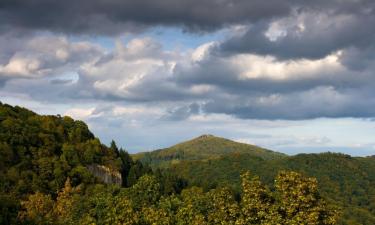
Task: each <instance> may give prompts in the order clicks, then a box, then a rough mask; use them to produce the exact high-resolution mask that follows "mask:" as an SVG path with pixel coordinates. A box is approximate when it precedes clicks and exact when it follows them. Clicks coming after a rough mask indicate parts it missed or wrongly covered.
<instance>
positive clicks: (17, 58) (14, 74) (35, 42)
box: [0, 35, 104, 80]
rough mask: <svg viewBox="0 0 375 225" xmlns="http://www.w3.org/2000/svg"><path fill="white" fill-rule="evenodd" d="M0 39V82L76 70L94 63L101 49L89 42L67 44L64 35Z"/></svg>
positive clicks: (100, 53)
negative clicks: (2, 48)
mask: <svg viewBox="0 0 375 225" xmlns="http://www.w3.org/2000/svg"><path fill="white" fill-rule="evenodd" d="M11 37H12V36H10V35H4V36H0V46H4V51H1V52H0V79H4V80H7V79H14V78H42V77H45V76H51V77H53V76H57V75H62V74H64V73H67V72H70V71H72V70H76V68H77V67H79V66H81V65H83V64H85V63H89V62H92V61H95V60H96V59H97V58H98V57H100V56H101V55H103V54H104V52H103V51H104V50H103V49H102V48H101V47H100V46H98V45H95V44H92V43H89V42H84V41H80V42H70V41H69V40H68V39H67V38H66V37H64V36H54V35H38V36H30V37H28V38H25V37H22V38H17V37H14V36H13V38H11Z"/></svg>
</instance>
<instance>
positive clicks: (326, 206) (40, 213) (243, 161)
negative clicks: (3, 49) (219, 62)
mask: <svg viewBox="0 0 375 225" xmlns="http://www.w3.org/2000/svg"><path fill="white" fill-rule="evenodd" d="M193 142H194V143H192V142H186V143H183V144H181V145H178V146H177V147H176V146H174V147H172V148H170V149H166V150H159V151H156V152H154V153H144V154H138V155H135V156H131V155H129V154H128V153H127V152H126V151H125V150H123V149H121V148H120V149H119V148H118V147H117V146H116V143H115V142H112V143H111V144H110V146H106V145H104V144H102V143H101V142H100V140H99V139H98V138H96V137H95V136H94V135H93V134H92V133H91V132H90V131H89V129H88V127H87V125H86V124H85V123H83V122H82V121H75V120H73V119H72V118H70V117H67V116H63V117H62V116H59V115H57V116H41V115H37V114H36V113H34V112H32V111H29V110H27V109H25V108H21V107H18V106H16V107H13V106H10V105H7V104H3V103H0V212H1V215H0V224H238V225H240V224H244V225H245V224H337V223H343V224H374V223H373V221H374V220H373V219H374V202H375V201H374V200H375V198H374V190H373V189H374V180H375V175H372V174H371V171H374V168H375V162H374V161H375V160H374V159H373V158H352V157H350V156H346V155H339V154H328V153H327V154H320V155H298V156H295V157H289V156H286V155H284V154H281V153H276V152H272V151H270V150H267V149H262V148H258V147H256V146H252V145H244V144H238V143H235V142H231V141H229V140H226V139H221V138H216V137H213V136H203V137H200V138H199V139H197V140H194V141H193ZM201 146H203V147H201ZM202 148H203V149H202ZM249 171H250V172H249ZM314 177H317V178H314Z"/></svg>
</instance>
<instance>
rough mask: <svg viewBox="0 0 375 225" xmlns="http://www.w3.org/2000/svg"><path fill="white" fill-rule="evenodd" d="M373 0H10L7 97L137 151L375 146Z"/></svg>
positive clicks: (1, 11) (1, 64)
mask: <svg viewBox="0 0 375 225" xmlns="http://www.w3.org/2000/svg"><path fill="white" fill-rule="evenodd" d="M374 24H375V1H373V0H331V1H326V0H315V1H309V0H268V1H264V0H205V1H201V0H137V1H131V0H107V1H104V0H90V1H89V0H65V1H51V0H31V1H24V0H2V1H1V2H0V101H2V102H3V103H8V104H11V105H20V106H23V107H27V108H29V109H31V110H33V111H35V112H37V113H40V114H60V115H68V116H71V117H73V118H74V119H78V120H83V121H84V122H86V123H87V124H88V126H89V128H90V129H91V130H92V131H93V133H94V134H95V135H96V136H97V137H99V138H100V139H101V140H102V142H103V143H105V144H108V143H109V142H110V141H111V140H112V139H113V140H115V141H116V142H117V144H118V145H119V146H122V147H123V148H125V149H127V150H128V151H129V152H132V153H134V152H139V151H146V150H153V149H158V148H163V147H168V146H170V145H173V144H175V143H178V142H180V141H184V140H187V139H191V138H194V137H196V136H199V135H202V134H213V135H217V136H221V137H225V138H229V139H232V140H235V141H239V142H244V143H251V144H256V145H260V146H262V147H266V148H269V149H272V150H276V151H280V152H284V153H287V154H297V153H311V152H326V151H331V152H343V153H346V154H351V155H353V156H367V155H375V136H374V134H375V119H374V118H375V30H374V27H373V26H374Z"/></svg>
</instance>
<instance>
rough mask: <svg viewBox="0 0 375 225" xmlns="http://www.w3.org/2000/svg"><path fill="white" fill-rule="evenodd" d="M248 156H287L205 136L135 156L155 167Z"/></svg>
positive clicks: (271, 157) (270, 157)
mask: <svg viewBox="0 0 375 225" xmlns="http://www.w3.org/2000/svg"><path fill="white" fill-rule="evenodd" d="M229 153H231V154H248V155H251V156H254V157H259V158H262V159H267V160H268V159H279V158H284V157H286V155H285V154H282V153H278V152H274V151H271V150H268V149H264V148H261V147H258V146H255V145H249V144H244V143H238V142H235V141H232V140H228V139H225V138H221V137H216V136H213V135H209V134H205V135H202V136H199V137H197V138H194V139H192V140H189V141H186V142H182V143H180V144H176V145H174V146H172V147H169V148H166V149H159V150H155V151H152V152H141V153H138V154H134V155H133V156H132V157H133V158H134V159H140V160H141V161H142V162H145V163H148V164H150V165H151V166H153V167H158V166H159V167H160V166H163V167H165V166H168V165H170V164H175V163H178V162H179V161H183V160H209V159H217V158H220V157H221V156H223V155H226V154H229Z"/></svg>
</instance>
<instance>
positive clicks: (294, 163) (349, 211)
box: [136, 136, 375, 225]
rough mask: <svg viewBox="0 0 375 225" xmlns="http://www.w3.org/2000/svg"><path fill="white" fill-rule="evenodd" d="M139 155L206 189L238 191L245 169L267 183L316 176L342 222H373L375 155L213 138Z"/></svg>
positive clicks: (374, 215) (374, 220)
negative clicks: (288, 175) (290, 149)
mask: <svg viewBox="0 0 375 225" xmlns="http://www.w3.org/2000/svg"><path fill="white" fill-rule="evenodd" d="M181 152H182V153H183V154H181ZM195 155H196V157H194V156H195ZM136 157H137V158H140V159H141V161H143V162H148V163H151V165H152V166H153V167H155V168H158V167H163V168H169V169H170V170H171V171H172V172H173V173H176V174H178V175H179V176H181V177H182V178H184V179H186V180H187V181H188V182H189V183H190V184H191V185H197V186H201V187H204V188H205V189H206V190H209V189H211V188H214V187H218V186H230V187H232V189H233V190H237V191H239V190H240V187H241V185H240V184H241V183H240V179H239V177H240V174H241V172H242V171H247V170H248V171H252V172H253V173H254V174H256V175H258V176H260V177H261V179H262V181H263V182H265V183H266V184H269V185H270V184H272V183H273V181H274V180H273V178H274V177H275V175H276V174H277V173H278V172H279V171H281V170H288V171H290V170H292V171H297V172H300V173H303V174H306V175H308V176H312V177H316V178H317V179H318V182H319V184H320V191H321V193H322V195H323V196H324V197H326V199H329V200H330V201H331V202H333V203H334V204H336V205H339V206H340V207H342V208H343V209H344V211H343V216H342V219H341V223H343V224H368V225H372V224H375V172H374V171H375V158H374V157H351V156H349V155H344V154H338V153H320V154H299V155H296V156H287V155H283V154H278V153H275V152H272V151H269V150H264V149H262V148H259V147H256V146H253V145H246V144H241V143H236V142H233V141H229V140H226V139H223V138H218V137H213V136H203V137H198V138H196V139H193V140H191V141H188V142H184V143H181V144H177V145H175V146H172V147H170V148H166V149H163V150H156V151H153V152H149V153H142V154H137V155H136ZM142 157H143V158H142Z"/></svg>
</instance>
